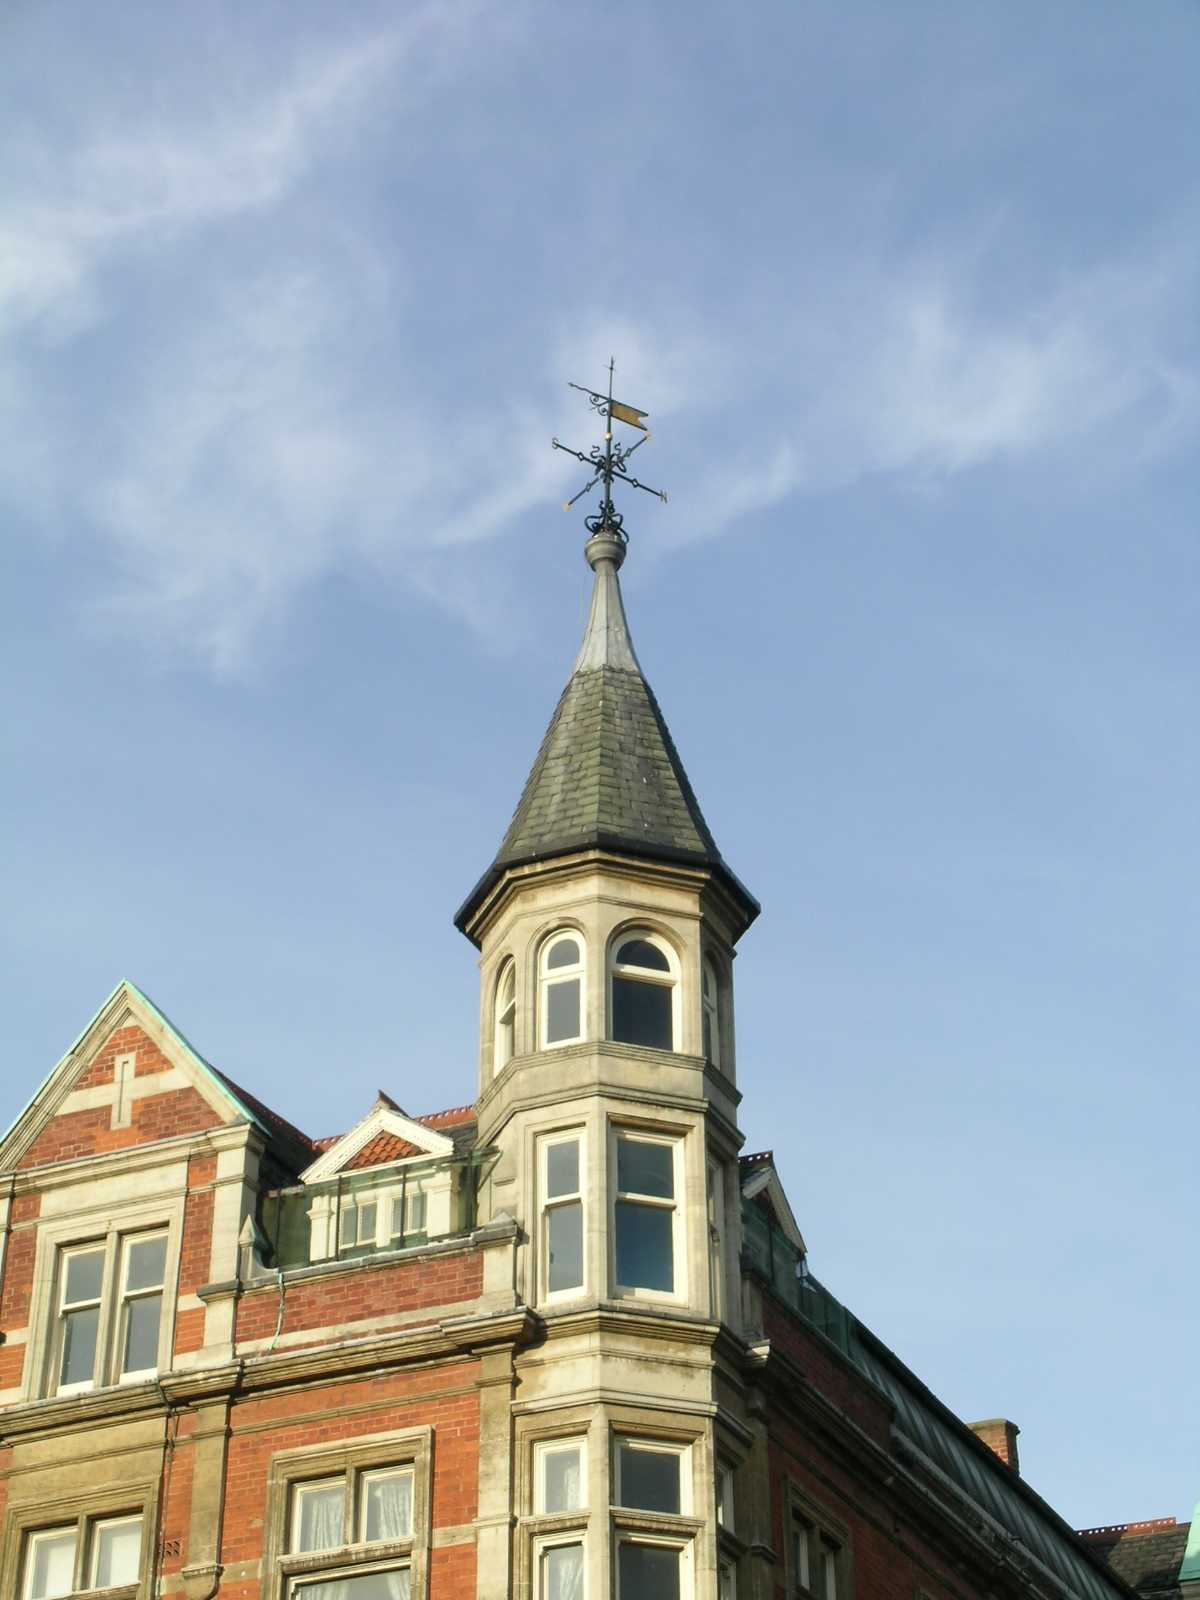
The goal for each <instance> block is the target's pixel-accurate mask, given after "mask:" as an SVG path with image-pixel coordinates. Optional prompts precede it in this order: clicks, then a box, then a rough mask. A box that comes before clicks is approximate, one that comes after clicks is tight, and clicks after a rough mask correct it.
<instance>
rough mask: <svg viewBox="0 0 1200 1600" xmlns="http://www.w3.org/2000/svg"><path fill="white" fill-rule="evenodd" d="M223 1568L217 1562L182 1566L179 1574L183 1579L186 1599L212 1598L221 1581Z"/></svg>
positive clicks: (210, 1599) (203, 1599) (205, 1599)
mask: <svg viewBox="0 0 1200 1600" xmlns="http://www.w3.org/2000/svg"><path fill="white" fill-rule="evenodd" d="M224 1570H225V1568H224V1567H223V1566H222V1565H221V1564H220V1563H219V1562H215V1563H214V1562H206V1563H202V1564H199V1565H197V1566H191V1567H184V1569H183V1571H182V1572H181V1573H180V1574H179V1576H180V1577H181V1578H182V1579H183V1592H184V1593H185V1594H186V1595H187V1597H188V1600H212V1597H213V1595H215V1594H216V1592H217V1588H218V1586H219V1584H220V1582H221V1574H222V1573H223V1572H224Z"/></svg>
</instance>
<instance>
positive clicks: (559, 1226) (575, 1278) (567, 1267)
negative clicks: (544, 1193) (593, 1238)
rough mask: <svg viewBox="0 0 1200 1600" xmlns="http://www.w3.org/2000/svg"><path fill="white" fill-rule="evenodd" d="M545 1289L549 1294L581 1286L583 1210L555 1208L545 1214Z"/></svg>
mask: <svg viewBox="0 0 1200 1600" xmlns="http://www.w3.org/2000/svg"><path fill="white" fill-rule="evenodd" d="M546 1249H547V1255H548V1260H547V1266H546V1288H547V1289H548V1290H549V1292H550V1293H551V1294H556V1293H559V1292H560V1291H562V1290H563V1289H579V1288H581V1287H582V1285H583V1207H582V1206H581V1205H580V1204H579V1203H578V1202H576V1203H575V1204H574V1205H567V1206H555V1208H554V1209H553V1210H552V1211H549V1212H547V1214H546Z"/></svg>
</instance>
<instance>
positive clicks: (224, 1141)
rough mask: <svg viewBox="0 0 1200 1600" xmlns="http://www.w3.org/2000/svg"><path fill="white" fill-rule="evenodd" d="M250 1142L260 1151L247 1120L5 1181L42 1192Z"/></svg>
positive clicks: (18, 1189)
mask: <svg viewBox="0 0 1200 1600" xmlns="http://www.w3.org/2000/svg"><path fill="white" fill-rule="evenodd" d="M251 1143H254V1144H256V1145H257V1147H258V1149H259V1150H260V1151H261V1150H262V1149H264V1148H265V1145H266V1141H265V1140H264V1138H263V1136H262V1134H261V1133H260V1132H259V1131H258V1129H257V1128H255V1127H254V1126H253V1125H252V1124H251V1123H247V1122H235V1123H228V1124H226V1125H225V1126H224V1127H220V1128H206V1129H205V1130H204V1131H203V1132H202V1133H180V1134H176V1135H175V1136H174V1137H173V1138H170V1139H158V1140H156V1141H155V1142H154V1143H153V1144H142V1145H131V1146H130V1147H129V1148H128V1149H125V1150H110V1151H106V1152H104V1153H103V1154H101V1155H94V1156H76V1157H75V1158H74V1160H71V1161H56V1162H54V1163H53V1165H49V1166H44V1167H26V1168H23V1169H22V1170H21V1171H19V1172H11V1173H5V1174H4V1177H5V1181H6V1184H7V1183H8V1182H11V1183H12V1185H13V1193H14V1194H31V1193H37V1194H43V1193H45V1191H46V1190H47V1189H59V1188H63V1187H64V1186H66V1185H70V1184H76V1183H79V1182H80V1180H81V1179H89V1180H90V1179H101V1178H113V1177H124V1176H125V1174H126V1173H129V1172H143V1171H145V1170H147V1169H148V1168H152V1167H165V1166H169V1165H170V1164H171V1162H173V1161H178V1160H180V1158H182V1159H183V1160H187V1158H188V1157H189V1156H192V1155H197V1154H201V1155H202V1154H205V1153H207V1152H208V1151H213V1152H217V1151H221V1150H238V1149H241V1148H242V1147H244V1146H246V1145H249V1144H251Z"/></svg>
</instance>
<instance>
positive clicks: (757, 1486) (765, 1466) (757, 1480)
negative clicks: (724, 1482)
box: [738, 1388, 779, 1600]
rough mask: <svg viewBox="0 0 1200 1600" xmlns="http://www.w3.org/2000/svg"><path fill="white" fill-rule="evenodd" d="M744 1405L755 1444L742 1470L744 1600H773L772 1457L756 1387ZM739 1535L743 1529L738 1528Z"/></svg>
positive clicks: (740, 1593) (775, 1556) (775, 1576)
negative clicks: (746, 1405)
mask: <svg viewBox="0 0 1200 1600" xmlns="http://www.w3.org/2000/svg"><path fill="white" fill-rule="evenodd" d="M747 1402H748V1412H749V1414H748V1416H747V1417H746V1421H747V1423H748V1424H749V1427H750V1431H751V1433H752V1434H753V1436H754V1442H753V1444H752V1445H751V1446H750V1453H749V1454H748V1455H747V1457H746V1459H745V1461H744V1463H743V1464H742V1468H741V1470H742V1472H743V1473H744V1474H745V1494H744V1499H743V1501H742V1505H743V1506H744V1507H745V1508H746V1512H745V1514H746V1529H745V1533H744V1534H743V1537H744V1538H745V1540H746V1545H747V1549H746V1561H745V1567H744V1571H745V1575H746V1585H745V1591H744V1600H774V1597H775V1589H776V1584H777V1583H778V1581H779V1575H778V1572H777V1567H778V1563H779V1555H778V1553H777V1552H776V1550H775V1547H774V1545H773V1543H772V1539H771V1455H770V1446H769V1443H768V1425H767V1411H766V1402H765V1400H764V1398H763V1395H762V1392H761V1390H759V1389H757V1388H751V1389H750V1390H749V1391H748V1394H747ZM738 1532H739V1533H741V1532H742V1530H741V1529H740V1528H739V1529H738ZM738 1600H743V1588H742V1582H741V1581H739V1583H738Z"/></svg>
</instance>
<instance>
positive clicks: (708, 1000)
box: [701, 956, 721, 1067]
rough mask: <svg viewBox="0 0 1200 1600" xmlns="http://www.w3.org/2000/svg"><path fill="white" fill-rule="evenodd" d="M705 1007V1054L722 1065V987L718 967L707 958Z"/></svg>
mask: <svg viewBox="0 0 1200 1600" xmlns="http://www.w3.org/2000/svg"><path fill="white" fill-rule="evenodd" d="M701 984H702V995H701V999H702V1003H703V1008H704V1055H705V1058H706V1060H708V1061H711V1062H712V1064H713V1066H714V1067H719V1066H720V1065H721V989H720V985H719V984H718V982H717V969H716V967H714V966H713V964H712V962H711V961H710V960H709V959H708V958H707V956H706V957H705V959H704V966H703V969H702V976H701Z"/></svg>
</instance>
